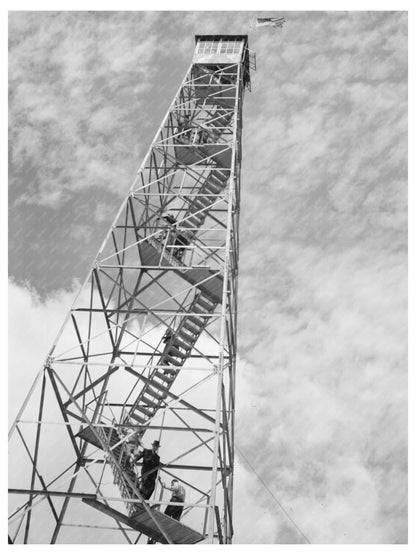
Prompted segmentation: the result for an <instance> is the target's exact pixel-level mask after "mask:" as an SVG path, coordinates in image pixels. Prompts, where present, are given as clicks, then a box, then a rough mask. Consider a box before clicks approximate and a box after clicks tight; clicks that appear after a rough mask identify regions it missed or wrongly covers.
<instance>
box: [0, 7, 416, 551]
mask: <svg viewBox="0 0 416 555" xmlns="http://www.w3.org/2000/svg"><path fill="white" fill-rule="evenodd" d="M252 15H253V14H252V13H251V12H222V13H218V12H132V13H126V12H107V13H105V12H89V13H88V12H72V13H70V12H55V13H42V12H32V13H29V12H21V13H11V14H10V16H9V83H10V101H9V102H10V104H9V107H10V112H9V123H10V132H9V133H10V134H9V139H10V153H9V156H10V158H9V159H10V185H9V249H10V250H9V273H10V295H9V299H10V301H9V303H10V304H9V315H10V316H9V332H10V333H9V337H10V339H9V349H10V380H9V384H10V405H9V408H10V411H9V412H10V414H11V416H14V415H15V413H16V408H17V406H18V405H19V403H20V402H21V400H22V398H23V395H24V393H25V389H26V388H27V387H28V386H29V384H30V382H31V380H32V379H33V376H34V375H35V373H36V372H37V370H38V369H39V366H40V365H41V363H42V361H43V358H44V356H45V355H46V352H47V351H48V348H49V346H50V344H51V341H52V339H53V338H54V336H55V335H56V333H57V331H58V329H59V327H60V325H61V323H62V321H63V319H64V316H65V313H66V311H67V309H68V308H69V306H70V304H71V301H72V298H73V296H74V292H75V291H76V290H77V288H78V284H79V282H80V280H83V278H84V277H85V275H86V273H87V271H88V268H89V264H90V263H91V261H92V259H93V258H94V256H95V254H96V252H97V250H98V248H99V246H100V244H101V242H102V239H103V236H104V234H105V232H106V230H107V228H108V226H109V225H110V223H111V221H112V219H113V216H114V214H115V211H116V210H117V209H118V207H119V205H120V203H121V201H122V199H123V197H124V195H125V194H126V192H127V190H128V188H129V185H130V183H131V181H132V178H133V177H134V173H135V170H136V169H137V168H138V166H139V165H140V162H141V160H142V158H143V156H144V154H145V152H146V150H147V148H148V146H149V144H150V142H151V140H152V139H153V136H154V134H155V131H156V129H157V127H158V126H159V124H160V121H161V119H162V117H163V115H164V114H165V112H166V110H167V108H168V106H169V104H170V102H171V100H172V98H173V95H174V94H175V92H176V90H177V88H178V86H179V84H180V82H181V80H182V78H183V76H184V73H185V71H186V69H187V68H188V66H189V64H190V61H191V57H192V51H193V44H194V38H193V37H194V35H195V34H209V33H224V32H226V33H230V34H231V33H235V34H241V33H247V32H248V29H249V25H250V20H251V17H252ZM256 15H257V16H266V15H278V16H281V15H284V16H285V17H286V19H287V20H288V21H287V24H286V25H285V27H284V28H283V29H281V30H275V29H262V30H258V31H256V32H253V33H251V34H250V37H249V41H250V47H251V48H252V49H254V50H255V52H256V55H257V71H256V72H255V73H254V74H253V75H252V92H251V93H247V94H246V97H245V101H244V102H245V107H244V133H243V175H242V195H243V196H242V207H241V210H242V212H241V244H240V284H239V313H240V316H239V364H238V384H237V399H238V406H237V409H238V413H237V436H236V441H237V445H238V448H239V450H240V453H242V455H241V454H240V453H238V457H237V468H236V483H235V505H236V515H235V521H234V527H235V530H236V533H235V542H236V543H261V544H264V543H289V544H291V543H302V542H303V541H304V539H303V538H302V537H301V536H300V534H299V533H298V532H297V531H296V529H295V528H294V526H293V525H292V524H291V523H290V521H289V520H288V519H287V518H286V516H285V515H284V514H283V513H282V511H281V510H280V509H279V507H278V505H277V503H276V501H275V500H274V499H273V498H272V497H271V495H270V493H269V492H267V491H266V489H265V488H264V487H263V485H262V484H261V482H260V481H258V479H257V477H256V476H255V475H254V474H253V473H252V470H251V468H250V466H249V465H248V464H247V462H246V461H249V463H250V465H251V466H252V467H253V468H255V471H256V473H257V474H258V475H259V476H260V477H261V479H262V480H263V481H264V482H265V483H266V484H267V487H268V488H269V489H270V491H271V492H272V494H273V495H274V496H275V498H276V499H278V500H279V501H280V502H281V503H282V504H283V505H284V506H285V508H286V509H287V511H288V513H289V514H290V515H291V516H292V518H293V519H294V520H295V521H296V522H297V524H298V525H299V526H300V528H301V529H302V531H303V532H304V533H305V535H306V536H307V537H308V539H309V541H310V542H311V543H313V544H319V543H393V544H394V543H406V542H407V374H406V368H407V326H406V318H407V298H406V291H407V14H406V13H405V12H359V13H358V12H329V13H324V12H279V13H273V12H257V13H256ZM22 334H23V336H24V345H25V347H26V348H25V350H23V349H22V348H21V345H22ZM18 386H19V387H18Z"/></svg>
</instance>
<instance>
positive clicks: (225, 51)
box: [193, 35, 256, 90]
mask: <svg viewBox="0 0 416 555" xmlns="http://www.w3.org/2000/svg"><path fill="white" fill-rule="evenodd" d="M195 43H196V44H195V52H194V57H193V63H194V64H203V65H205V66H210V65H213V66H224V65H227V66H230V68H231V67H232V66H233V64H240V63H242V64H243V75H242V78H243V84H244V85H245V86H246V87H247V88H248V89H249V90H250V69H255V63H256V62H255V54H254V52H253V51H251V50H250V49H249V48H248V36H247V35H195ZM234 68H235V69H234V70H235V71H236V67H235V66H234Z"/></svg>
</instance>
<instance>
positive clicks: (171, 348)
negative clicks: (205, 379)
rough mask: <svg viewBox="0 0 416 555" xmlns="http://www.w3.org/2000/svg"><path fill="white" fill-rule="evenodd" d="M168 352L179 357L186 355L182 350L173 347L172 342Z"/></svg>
mask: <svg viewBox="0 0 416 555" xmlns="http://www.w3.org/2000/svg"><path fill="white" fill-rule="evenodd" d="M168 354H169V355H170V356H174V357H181V358H185V357H186V355H185V354H184V353H183V352H182V351H180V350H179V349H178V348H177V347H175V346H174V345H173V344H172V345H171V346H170V347H169V350H168Z"/></svg>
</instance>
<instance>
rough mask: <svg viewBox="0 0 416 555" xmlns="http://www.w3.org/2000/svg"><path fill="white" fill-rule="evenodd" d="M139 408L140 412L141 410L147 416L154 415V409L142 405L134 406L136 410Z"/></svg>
mask: <svg viewBox="0 0 416 555" xmlns="http://www.w3.org/2000/svg"><path fill="white" fill-rule="evenodd" d="M137 410H139V411H140V412H143V413H144V414H146V415H147V416H153V415H154V411H153V410H151V409H147V408H146V407H144V406H143V405H138V406H137V407H136V411H137Z"/></svg>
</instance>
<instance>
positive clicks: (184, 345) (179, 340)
mask: <svg viewBox="0 0 416 555" xmlns="http://www.w3.org/2000/svg"><path fill="white" fill-rule="evenodd" d="M173 345H175V346H178V347H180V348H181V349H184V350H185V351H190V350H191V349H192V346H193V345H192V342H189V341H185V339H184V338H183V337H180V336H179V335H178V336H176V337H175V339H174V343H173Z"/></svg>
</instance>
